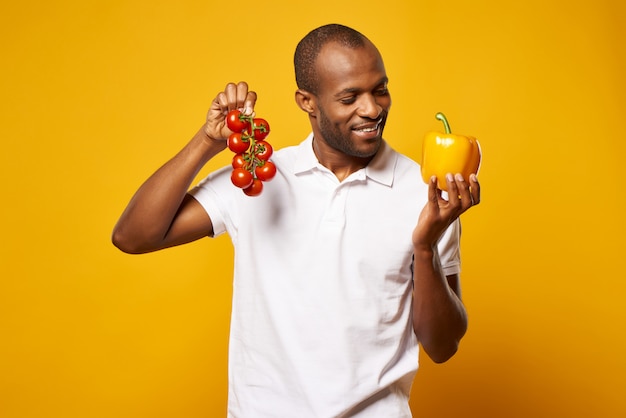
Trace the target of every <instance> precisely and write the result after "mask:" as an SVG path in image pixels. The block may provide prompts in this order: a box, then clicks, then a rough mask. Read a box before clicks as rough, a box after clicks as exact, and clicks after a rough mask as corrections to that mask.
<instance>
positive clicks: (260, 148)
mask: <svg viewBox="0 0 626 418" xmlns="http://www.w3.org/2000/svg"><path fill="white" fill-rule="evenodd" d="M254 151H255V155H256V157H257V158H258V159H259V160H262V161H267V160H269V159H270V157H271V156H272V153H273V152H274V150H273V149H272V146H271V145H270V144H269V142H266V141H259V142H257V143H256V146H255V148H254Z"/></svg>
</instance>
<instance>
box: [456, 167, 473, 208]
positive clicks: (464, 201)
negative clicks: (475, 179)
mask: <svg viewBox="0 0 626 418" xmlns="http://www.w3.org/2000/svg"><path fill="white" fill-rule="evenodd" d="M454 180H455V182H456V185H457V189H458V192H459V197H460V200H461V206H462V208H463V210H466V209H468V208H469V207H471V206H472V196H471V194H470V186H469V184H468V183H467V182H466V181H465V179H464V178H463V176H462V175H461V174H456V175H455V176H454Z"/></svg>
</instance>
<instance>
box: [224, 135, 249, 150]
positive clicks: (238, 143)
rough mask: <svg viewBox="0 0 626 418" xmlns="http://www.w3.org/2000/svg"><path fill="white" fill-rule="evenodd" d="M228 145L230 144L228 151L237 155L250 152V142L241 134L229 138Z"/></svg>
mask: <svg viewBox="0 0 626 418" xmlns="http://www.w3.org/2000/svg"><path fill="white" fill-rule="evenodd" d="M227 144H228V149H230V150H231V151H232V152H234V153H236V154H241V153H243V152H246V151H247V150H248V147H249V146H250V141H248V140H247V139H244V137H243V135H242V134H241V132H233V133H232V134H230V136H229V137H228V142H227Z"/></svg>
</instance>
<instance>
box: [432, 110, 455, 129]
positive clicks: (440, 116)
mask: <svg viewBox="0 0 626 418" xmlns="http://www.w3.org/2000/svg"><path fill="white" fill-rule="evenodd" d="M435 118H436V119H437V120H440V121H442V122H443V127H444V128H445V130H446V133H447V134H451V133H452V131H451V130H450V124H449V123H448V119H447V118H446V115H444V114H443V113H441V112H437V114H436V115H435Z"/></svg>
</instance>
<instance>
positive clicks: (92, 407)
mask: <svg viewBox="0 0 626 418" xmlns="http://www.w3.org/2000/svg"><path fill="white" fill-rule="evenodd" d="M7 3H9V2H3V5H2V6H0V39H1V40H0V42H1V47H2V49H1V51H2V66H1V69H0V72H1V73H0V91H1V94H2V100H1V101H0V106H1V109H0V118H1V119H0V134H1V137H2V152H1V153H0V173H1V179H2V188H1V190H0V194H1V195H2V202H3V203H2V205H1V209H0V210H1V218H0V219H1V220H2V250H1V252H0V256H1V257H2V258H1V271H0V275H1V280H0V416H1V417H6V418H17V417H20V418H25V417H38V418H39V417H64V418H71V417H83V418H84V417H87V418H96V417H107V418H108V417H116V418H131V417H132V418H138V417H139V418H144V417H145V418H149V417H150V418H151V417H155V418H156V417H189V418H193V417H220V416H224V415H225V402H226V348H227V335H228V321H229V312H230V291H231V282H230V281H231V261H232V260H231V259H232V248H231V245H230V241H229V240H228V238H227V237H221V238H218V239H216V240H208V239H207V240H202V241H200V242H197V243H194V244H191V245H188V246H185V247H180V248H175V249H171V250H168V251H164V252H160V253H156V254H149V255H143V256H129V255H125V254H122V253H121V252H119V251H117V250H116V249H115V248H114V247H113V246H112V245H111V244H110V238H109V237H110V232H111V229H112V227H113V225H114V223H115V221H116V219H117V217H118V216H119V214H120V213H121V211H122V210H123V208H124V206H125V205H126V203H127V201H128V199H129V198H130V196H131V194H132V193H133V191H134V190H135V189H136V188H137V187H138V186H139V184H140V183H141V182H142V181H143V180H144V179H145V178H146V177H147V176H148V175H149V174H150V173H151V172H152V171H153V170H155V169H156V168H157V167H158V166H159V165H160V164H162V163H163V162H164V161H165V160H166V159H167V158H169V157H170V156H171V155H173V154H174V153H175V152H176V151H177V150H178V149H179V148H181V147H182V146H183V145H184V144H185V143H186V141H187V140H188V139H189V138H190V137H191V136H192V135H193V134H194V133H195V131H196V130H197V129H198V128H199V126H200V125H201V123H202V121H203V118H204V114H205V110H206V109H207V107H208V105H209V103H210V101H211V99H212V98H213V97H214V95H215V94H216V93H217V92H218V91H219V90H220V89H221V88H222V87H223V86H224V84H225V83H226V82H228V81H239V80H247V81H248V82H249V83H250V85H251V87H252V88H254V89H255V90H256V91H257V92H258V94H259V101H258V106H257V113H258V114H259V115H260V116H262V117H264V118H266V119H267V120H268V121H270V124H271V125H272V135H271V136H270V139H271V142H272V143H273V144H274V145H275V146H276V147H281V146H285V145H288V144H294V143H296V142H299V141H300V140H301V139H302V138H303V137H304V136H305V135H306V133H307V132H308V125H307V123H308V122H307V120H306V118H305V117H304V115H303V114H302V113H301V112H300V111H299V110H298V109H297V108H296V105H295V102H294V99H293V92H294V90H295V83H294V81H293V70H292V61H291V60H292V53H293V49H294V47H295V45H296V43H297V41H298V40H299V39H300V38H301V37H302V36H303V35H304V34H305V33H307V32H308V31H309V30H311V29H313V28H314V27H316V26H318V25H321V24H324V23H329V22H340V23H344V24H347V25H350V26H353V27H355V28H356V29H358V30H361V31H362V32H363V33H365V34H366V35H367V36H368V37H370V38H371V39H372V40H373V41H374V42H375V43H376V44H377V46H378V47H379V49H380V50H381V52H382V53H383V56H384V57H385V63H386V67H387V72H388V75H389V77H390V79H391V82H390V89H391V92H392V96H393V100H394V103H393V106H392V111H391V116H390V120H389V122H388V125H387V130H386V138H387V139H388V140H389V141H390V142H391V143H392V144H393V145H394V146H395V147H396V148H397V149H398V150H400V151H402V152H405V153H407V154H409V155H410V156H412V157H414V158H415V159H419V157H420V151H419V150H420V146H421V139H422V137H423V134H424V133H425V132H426V131H428V130H432V129H441V126H440V124H439V122H437V121H436V120H435V119H434V115H435V113H436V112H437V111H443V112H445V113H446V115H447V116H448V118H449V120H450V123H451V126H452V130H453V132H456V133H459V134H468V135H475V136H477V137H478V138H479V139H480V141H481V143H482V147H483V152H484V164H483V167H482V169H481V173H480V179H481V182H482V186H483V202H482V204H481V205H480V206H479V207H478V208H476V209H473V210H472V211H471V212H470V213H468V214H466V215H464V230H463V231H464V236H463V237H464V238H463V239H464V240H463V254H464V264H463V285H464V299H465V302H466V304H467V309H468V311H469V317H470V328H469V332H468V334H467V336H466V338H465V339H464V341H463V343H462V346H461V350H460V352H459V353H458V354H457V356H456V357H455V358H453V359H452V360H451V361H450V362H448V363H446V364H444V365H434V364H432V363H431V362H430V361H429V360H427V359H426V358H424V359H423V361H422V368H421V369H420V372H419V373H418V376H417V378H416V381H415V385H414V390H413V396H412V400H411V405H412V407H413V410H414V411H415V412H416V415H417V416H419V417H493V418H501V417H508V418H515V417H549V418H553V417H622V416H626V397H625V396H624V395H625V388H626V374H625V373H626V359H625V352H626V339H625V337H624V324H625V323H626V308H625V307H624V305H625V304H624V301H623V298H624V294H625V292H626V283H625V279H626V277H625V274H624V267H623V265H622V263H621V261H620V260H622V259H623V257H624V255H623V249H624V245H623V242H624V236H625V234H626V224H625V221H624V213H625V210H626V205H625V190H624V180H623V178H624V177H623V176H624V171H623V169H622V168H623V162H622V160H623V159H624V157H626V145H625V144H626V140H625V138H624V126H623V124H624V122H625V116H626V77H624V74H626V57H625V51H626V48H625V47H624V45H625V44H626V36H625V31H624V29H623V25H624V22H625V19H626V7H625V6H624V4H625V3H624V2H623V1H621V0H613V1H610V0H581V1H555V0H528V1H524V2H503V1H496V0H473V1H462V0H451V1H445V2H444V1H421V0H420V1H408V0H407V1H398V2H394V1H389V2H379V1H367V0H365V1H361V2H353V1H349V2H348V1H345V2H344V1H337V0H331V1H329V0H321V1H317V2H295V1H248V0H240V1H236V2H214V1H200V0H180V1H171V2H167V1H158V0H157V1H155V0H151V1H148V0H145V1H138V0H106V1H84V0H81V1H72V0H59V1H47V2H45V1H40V2H38V1H28V0H25V1H22V2H10V3H11V4H10V5H9V4H7ZM227 159H228V157H227V156H226V154H224V155H222V156H220V157H218V159H217V160H215V161H212V162H211V163H209V165H208V166H207V167H206V169H205V170H204V171H203V173H202V174H206V173H207V172H208V171H209V170H212V169H214V168H216V167H218V166H221V165H222V164H223V163H225V162H226V161H227Z"/></svg>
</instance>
